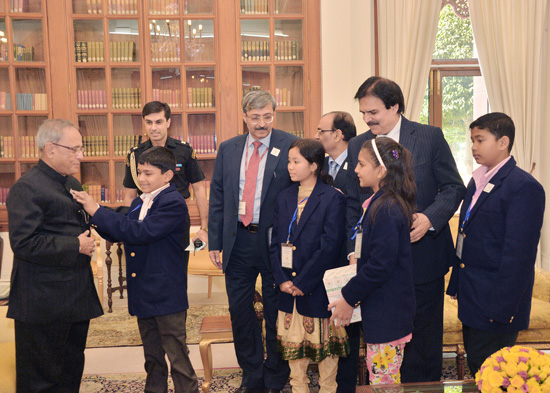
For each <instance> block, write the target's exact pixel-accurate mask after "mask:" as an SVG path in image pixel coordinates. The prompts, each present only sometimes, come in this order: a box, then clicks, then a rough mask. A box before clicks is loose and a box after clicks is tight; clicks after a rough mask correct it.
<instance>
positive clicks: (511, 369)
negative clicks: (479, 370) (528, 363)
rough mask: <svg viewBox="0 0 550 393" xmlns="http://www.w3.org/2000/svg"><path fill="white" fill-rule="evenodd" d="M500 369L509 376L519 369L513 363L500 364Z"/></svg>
mask: <svg viewBox="0 0 550 393" xmlns="http://www.w3.org/2000/svg"><path fill="white" fill-rule="evenodd" d="M502 369H503V370H504V371H505V372H506V374H507V375H508V376H509V377H513V376H514V375H516V374H517V373H518V371H519V370H518V366H517V365H516V364H515V363H507V364H506V365H505V366H502Z"/></svg>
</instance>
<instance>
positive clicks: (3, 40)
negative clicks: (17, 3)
mask: <svg viewBox="0 0 550 393" xmlns="http://www.w3.org/2000/svg"><path fill="white" fill-rule="evenodd" d="M7 32H8V31H7V30H6V20H5V19H4V18H0V63H5V62H7V61H8V60H9V57H8V55H9V52H10V51H9V50H8V48H9V47H8V35H7Z"/></svg>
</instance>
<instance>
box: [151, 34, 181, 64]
mask: <svg viewBox="0 0 550 393" xmlns="http://www.w3.org/2000/svg"><path fill="white" fill-rule="evenodd" d="M151 61H153V62H155V63H174V62H179V61H180V44H179V39H177V38H172V37H169V38H160V39H156V40H155V41H153V42H151Z"/></svg>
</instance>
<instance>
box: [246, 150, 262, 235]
mask: <svg viewBox="0 0 550 393" xmlns="http://www.w3.org/2000/svg"><path fill="white" fill-rule="evenodd" d="M253 144H254V152H253V153H252V157H250V161H249V162H248V168H247V169H246V170H245V176H244V189H243V202H244V203H245V206H246V210H245V214H243V215H242V216H241V221H242V222H243V224H244V226H248V224H250V223H251V222H252V218H253V217H254V196H255V195H256V183H257V182H258V167H259V166H260V151H259V149H260V146H261V145H262V142H260V141H255V142H253ZM247 149H248V147H247Z"/></svg>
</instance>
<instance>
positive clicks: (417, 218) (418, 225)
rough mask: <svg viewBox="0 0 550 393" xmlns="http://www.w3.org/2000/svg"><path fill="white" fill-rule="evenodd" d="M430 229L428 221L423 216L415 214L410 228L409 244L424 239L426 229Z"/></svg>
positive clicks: (430, 224) (430, 225)
mask: <svg viewBox="0 0 550 393" xmlns="http://www.w3.org/2000/svg"><path fill="white" fill-rule="evenodd" d="M431 227H432V223H431V222H430V219H429V218H428V217H426V215H425V214H422V213H416V214H415V215H414V216H413V224H412V228H411V243H414V242H417V241H419V240H420V239H422V238H423V237H424V235H425V234H426V232H428V229H430V228H431Z"/></svg>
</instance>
